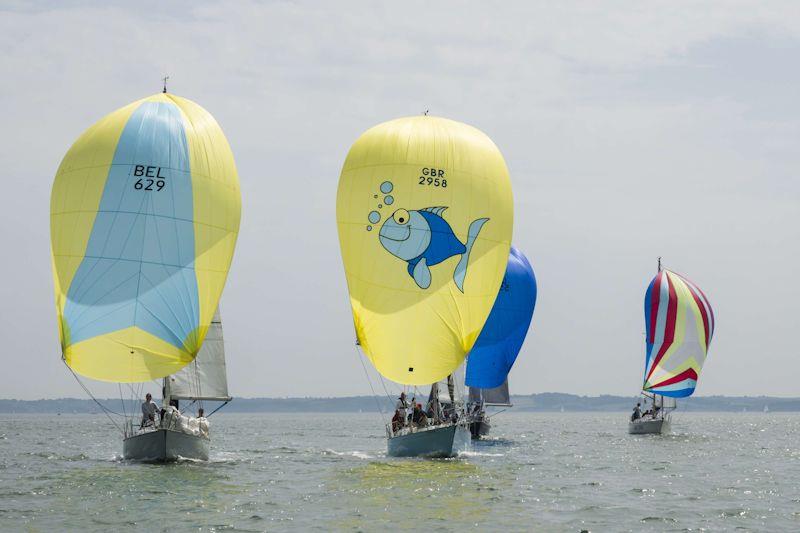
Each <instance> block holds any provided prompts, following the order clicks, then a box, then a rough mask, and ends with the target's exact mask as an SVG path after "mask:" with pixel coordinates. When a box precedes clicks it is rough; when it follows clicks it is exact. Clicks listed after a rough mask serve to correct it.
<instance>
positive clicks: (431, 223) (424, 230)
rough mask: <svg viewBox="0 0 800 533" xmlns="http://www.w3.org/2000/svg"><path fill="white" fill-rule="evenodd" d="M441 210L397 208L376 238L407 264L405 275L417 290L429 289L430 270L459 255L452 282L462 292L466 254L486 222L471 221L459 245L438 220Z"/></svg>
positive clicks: (444, 221)
mask: <svg viewBox="0 0 800 533" xmlns="http://www.w3.org/2000/svg"><path fill="white" fill-rule="evenodd" d="M445 209H447V207H426V208H424V209H419V210H415V211H406V210H405V209H398V210H397V211H395V212H394V213H392V216H391V217H389V218H388V219H386V222H384V223H383V225H382V226H381V231H380V233H379V235H378V238H379V239H380V242H381V245H382V246H383V247H384V248H386V251H387V252H389V253H390V254H392V255H393V256H395V257H398V258H400V259H402V260H403V261H406V262H408V274H409V275H410V276H411V277H412V278H414V281H415V282H416V283H417V285H418V286H419V288H421V289H427V288H428V287H430V286H431V270H430V267H432V266H434V265H438V264H439V263H441V262H442V261H445V260H446V259H449V258H451V257H453V256H454V255H460V256H461V259H460V260H459V261H458V264H457V265H456V269H455V271H454V272H453V281H455V283H456V287H458V290H460V291H461V292H462V293H463V292H464V278H465V277H466V276H467V266H468V263H469V253H470V251H472V245H473V244H475V239H476V238H477V237H478V233H480V231H481V228H483V225H484V224H485V223H486V221H488V220H489V219H488V218H479V219H477V220H473V221H472V223H471V224H470V225H469V229H468V231H467V243H466V244H463V243H462V242H461V241H459V240H458V237H456V235H455V233H453V228H451V227H450V224H448V223H447V221H446V220H445V219H444V218H442V213H443V212H444V210H445Z"/></svg>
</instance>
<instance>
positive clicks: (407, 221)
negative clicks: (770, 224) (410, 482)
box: [336, 115, 513, 457]
mask: <svg viewBox="0 0 800 533" xmlns="http://www.w3.org/2000/svg"><path fill="white" fill-rule="evenodd" d="M336 221H337V227H338V232H339V243H340V246H341V251H342V260H343V262H344V268H345V275H346V278H347V285H348V290H349V294H350V305H351V308H352V312H353V322H354V326H355V333H356V339H357V340H356V344H357V345H358V346H360V347H361V350H362V351H363V353H364V355H365V356H366V357H367V358H368V359H369V361H370V362H371V363H372V365H373V366H374V367H375V368H376V369H377V371H378V373H379V374H380V375H381V376H382V377H381V379H383V378H384V377H385V378H386V379H388V380H390V381H393V382H395V383H396V384H398V385H399V386H401V387H402V388H403V391H404V393H405V392H409V393H410V394H413V396H415V397H417V394H418V387H430V388H431V389H432V390H431V392H430V393H429V394H427V395H422V394H420V396H419V397H420V398H422V397H423V396H426V397H427V398H428V399H429V401H428V402H427V405H422V402H419V404H420V405H413V406H412V405H410V404H408V402H407V397H406V396H405V395H404V396H403V398H402V399H401V400H399V402H398V408H397V410H396V411H395V413H394V416H393V421H392V422H391V423H389V424H387V427H386V434H387V453H388V455H389V456H427V457H450V456H454V455H456V454H457V453H458V451H459V450H460V449H463V448H464V447H466V446H467V445H468V443H469V441H470V438H469V429H468V424H469V421H468V418H467V417H466V415H465V413H464V401H463V397H462V395H463V392H461V391H459V389H460V388H461V384H462V383H463V382H462V381H461V379H460V377H459V376H458V374H459V373H461V369H460V367H462V366H463V362H464V358H465V356H466V354H467V353H468V352H469V350H470V349H471V348H472V346H473V344H474V343H475V340H476V339H477V337H478V334H479V333H480V331H481V329H482V328H483V325H484V323H485V322H486V319H487V317H488V316H489V312H490V310H491V308H492V304H493V303H494V300H495V297H496V296H497V292H498V290H499V288H500V284H501V282H502V278H503V273H504V272H505V268H506V263H507V260H508V253H509V247H510V241H511V231H512V224H513V200H512V194H511V184H510V180H509V177H508V169H507V168H506V165H505V161H504V160H503V156H502V155H501V154H500V151H499V150H498V149H497V147H496V146H495V144H494V143H493V142H492V141H491V140H490V139H489V138H488V137H487V136H486V135H485V134H484V133H483V132H481V131H479V130H477V129H476V128H473V127H471V126H468V125H466V124H463V123H460V122H456V121H453V120H448V119H445V118H440V117H433V116H427V115H425V116H417V117H406V118H400V119H396V120H392V121H389V122H385V123H382V124H379V125H378V126H375V127H373V128H371V129H370V130H368V131H367V132H365V133H364V134H363V135H361V137H359V138H358V139H357V140H356V142H355V143H354V144H353V146H352V147H351V149H350V151H349V153H348V155H347V158H346V160H345V163H344V166H343V168H342V173H341V176H340V179H339V187H338V192H337V199H336ZM451 390H452V395H451ZM412 391H413V392H412ZM443 391H446V393H443ZM409 411H410V412H409ZM423 412H424V413H425V414H424V415H423V414H422V413H423ZM409 415H410V417H409Z"/></svg>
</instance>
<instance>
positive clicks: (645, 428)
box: [628, 418, 670, 435]
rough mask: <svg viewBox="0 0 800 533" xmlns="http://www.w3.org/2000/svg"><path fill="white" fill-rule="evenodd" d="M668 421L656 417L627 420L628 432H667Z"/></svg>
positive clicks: (648, 433) (657, 433) (661, 433)
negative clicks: (653, 418) (633, 420)
mask: <svg viewBox="0 0 800 533" xmlns="http://www.w3.org/2000/svg"><path fill="white" fill-rule="evenodd" d="M669 430H670V421H669V419H666V418H657V419H655V420H643V419H641V418H640V419H639V420H636V421H635V422H628V433H629V434H631V435H651V434H656V435H663V434H664V433H669Z"/></svg>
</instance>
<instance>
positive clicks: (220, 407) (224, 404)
mask: <svg viewBox="0 0 800 533" xmlns="http://www.w3.org/2000/svg"><path fill="white" fill-rule="evenodd" d="M229 401H230V400H228V402H229ZM228 402H225V403H223V404H222V405H220V406H219V407H217V408H216V409H214V410H213V411H211V412H210V413H208V416H206V418H208V417H209V416H211V415H213V414H214V413H216V412H217V411H219V410H220V409H222V408H223V407H225V406H226V405H228Z"/></svg>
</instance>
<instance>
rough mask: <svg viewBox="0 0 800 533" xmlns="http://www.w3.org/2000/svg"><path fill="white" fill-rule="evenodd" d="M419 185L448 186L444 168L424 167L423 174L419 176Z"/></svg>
mask: <svg viewBox="0 0 800 533" xmlns="http://www.w3.org/2000/svg"><path fill="white" fill-rule="evenodd" d="M419 185H430V186H432V187H447V178H445V176H444V170H442V169H441V168H428V167H425V168H423V169H422V175H421V176H420V177H419Z"/></svg>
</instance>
